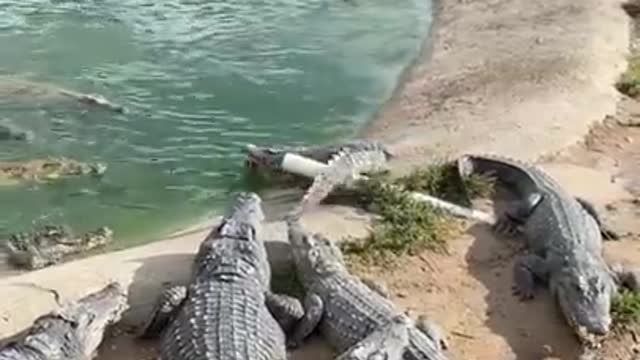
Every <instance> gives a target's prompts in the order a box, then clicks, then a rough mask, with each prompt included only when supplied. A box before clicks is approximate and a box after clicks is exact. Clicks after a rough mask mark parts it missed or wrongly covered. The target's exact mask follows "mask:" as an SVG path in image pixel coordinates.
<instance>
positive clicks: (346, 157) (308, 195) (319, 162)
mask: <svg viewBox="0 0 640 360" xmlns="http://www.w3.org/2000/svg"><path fill="white" fill-rule="evenodd" d="M247 154H248V155H247V160H246V162H247V164H248V166H250V167H252V168H255V169H266V170H268V171H271V172H277V173H292V172H294V171H295V170H302V171H298V172H299V173H301V175H303V176H305V177H308V178H313V182H312V184H311V186H310V187H309V188H308V189H307V190H306V192H305V194H304V196H303V198H302V202H301V203H300V204H299V205H300V206H299V211H302V210H303V209H309V208H311V207H313V206H316V205H317V204H319V203H320V202H321V201H322V200H323V199H324V198H325V197H326V196H327V195H328V194H329V193H330V192H331V191H333V190H334V189H335V188H336V187H338V186H348V185H349V184H350V183H351V182H353V181H354V180H356V179H357V178H358V176H359V175H361V174H363V173H371V172H380V171H385V170H388V169H387V161H388V160H389V159H391V158H392V157H393V155H392V154H391V152H390V151H389V150H388V149H387V148H386V147H385V146H384V145H383V144H381V143H379V142H375V141H353V142H348V143H344V144H338V145H329V146H318V147H298V148H286V147H281V148H269V147H258V146H255V145H253V144H249V145H247ZM291 155H293V156H296V161H298V163H299V164H292V165H289V164H287V161H286V160H287V158H286V157H287V156H291ZM298 159H299V160H298ZM307 159H308V160H311V161H308V160H307ZM291 163H293V161H291ZM294 167H297V168H303V169H293V168H294Z"/></svg>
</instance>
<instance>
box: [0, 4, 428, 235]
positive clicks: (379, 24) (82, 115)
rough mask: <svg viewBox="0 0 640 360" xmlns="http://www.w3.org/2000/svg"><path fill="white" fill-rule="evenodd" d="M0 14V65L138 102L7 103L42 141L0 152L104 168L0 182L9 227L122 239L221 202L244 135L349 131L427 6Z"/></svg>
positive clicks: (56, 8) (282, 138) (294, 137)
mask: <svg viewBox="0 0 640 360" xmlns="http://www.w3.org/2000/svg"><path fill="white" fill-rule="evenodd" d="M0 15H1V16H0V72H1V73H2V74H10V75H13V76H17V77H24V78H26V79H29V80H31V81H38V82H41V83H46V84H48V85H49V86H59V87H64V88H67V89H72V90H76V91H81V92H90V93H98V94H101V95H104V96H105V97H107V98H108V99H110V100H112V101H113V102H116V103H120V104H123V105H124V106H126V107H127V108H128V109H129V112H128V113H126V114H114V113H109V112H105V111H100V110H89V111H86V110H83V109H82V108H77V107H70V106H68V105H69V104H65V101H55V100H56V99H44V100H46V101H41V100H43V99H38V104H37V106H36V104H35V100H34V104H30V103H29V101H27V102H26V104H25V103H24V101H23V103H22V104H21V105H20V106H7V104H9V105H11V104H12V99H11V98H10V97H9V98H7V99H1V100H3V101H4V105H2V106H0V123H1V124H13V125H17V126H19V127H21V128H24V129H27V130H29V131H31V132H33V134H34V138H33V141H31V142H28V143H20V142H0V160H21V159H32V158H39V157H44V156H68V157H72V158H74V159H78V160H82V161H103V162H105V163H107V164H108V165H109V169H108V171H107V173H106V175H105V176H104V178H102V179H90V178H82V179H80V178H78V179H69V180H65V181H59V182H56V183H54V184H47V185H44V184H42V185H28V186H21V187H13V188H6V187H5V188H0V204H1V205H0V230H1V231H2V232H4V231H13V230H17V229H25V228H28V227H29V226H30V224H32V222H34V221H41V222H42V221H45V222H47V221H48V222H64V223H68V224H70V225H71V226H73V227H74V228H76V229H79V230H86V229H90V228H94V227H97V226H100V225H108V226H111V227H112V228H113V229H114V230H115V231H116V234H117V240H118V243H119V246H129V245H132V244H134V243H140V242H146V241H151V240H152V239H153V238H154V237H155V236H158V235H160V234H161V233H164V232H168V231H173V230H176V229H177V227H178V226H181V225H184V224H186V223H188V222H191V221H194V220H195V219H197V218H199V217H202V216H206V215H210V214H211V213H216V212H218V211H219V210H220V209H221V208H222V207H223V206H224V204H225V203H226V202H227V201H228V199H229V196H228V194H229V193H231V192H233V191H236V190H238V189H239V188H241V186H242V177H243V176H242V158H243V155H242V153H241V149H242V147H243V146H244V144H246V143H248V142H251V143H256V144H273V143H287V144H292V143H307V144H311V143H323V142H329V141H335V140H338V139H341V138H347V137H349V136H352V135H353V134H354V132H355V131H357V129H358V128H359V127H361V126H362V125H363V124H364V123H365V122H366V121H367V120H369V119H370V118H371V116H372V115H373V114H374V112H375V111H376V110H377V109H378V108H379V106H380V105H382V104H383V102H384V101H385V100H386V99H388V97H389V96H390V95H391V93H392V91H393V89H394V87H395V86H396V84H397V81H398V78H399V76H400V74H401V73H402V71H403V70H404V69H405V68H406V67H407V66H408V65H409V64H410V63H411V62H412V61H413V60H414V59H415V58H416V56H417V55H418V54H419V51H420V46H421V44H422V42H423V39H424V38H425V37H426V36H427V34H428V31H429V27H430V22H431V9H430V3H429V2H428V1H425V0H393V1H392V0H368V1H366V2H365V1H361V0H349V1H344V0H322V1H320V0H271V1H259V0H258V1H256V0H246V1H224V2H223V1H210V0H207V1H202V0H182V1H150V0H117V1H116V0H102V1H98V0H86V1H61V0H48V1H45V0H37V1H36V0H0ZM2 86H3V83H2V81H0V88H1V87H2ZM0 93H2V92H1V91H0ZM22 100H24V99H22ZM31 105H33V106H31Z"/></svg>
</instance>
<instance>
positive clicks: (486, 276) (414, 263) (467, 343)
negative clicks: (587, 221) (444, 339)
mask: <svg viewBox="0 0 640 360" xmlns="http://www.w3.org/2000/svg"><path fill="white" fill-rule="evenodd" d="M636 109H637V110H638V111H637V115H638V118H636V117H635V115H634V114H635V110H636ZM619 123H624V124H626V125H624V126H623V125H620V124H619ZM629 125H631V126H629ZM540 165H541V166H542V167H543V168H544V169H546V170H547V171H548V172H549V173H550V174H552V175H553V176H554V177H556V178H557V179H558V180H559V181H561V183H563V184H564V185H565V186H566V187H567V189H570V191H571V192H572V193H574V194H575V195H578V196H582V197H585V198H587V199H589V200H591V201H592V202H594V203H595V204H596V207H597V208H598V209H599V210H600V211H601V212H602V214H603V215H604V218H605V219H606V221H607V223H609V224H610V225H611V226H612V227H613V228H614V229H615V230H616V231H618V232H619V233H621V234H622V235H623V238H622V239H621V240H620V241H615V242H607V243H606V245H605V255H606V257H607V258H608V259H611V260H615V261H621V262H623V263H626V264H635V265H637V266H639V267H640V222H639V221H638V220H637V219H639V218H640V201H639V200H640V104H638V103H635V102H634V101H625V102H623V103H622V104H621V110H620V111H619V115H618V116H616V117H611V118H609V119H608V120H607V121H605V123H604V124H602V125H598V126H596V127H595V128H593V130H592V131H591V133H590V134H589V136H588V137H587V139H586V140H585V141H583V142H581V143H580V144H577V145H575V146H572V147H570V148H568V149H567V150H565V151H563V152H561V153H559V154H557V155H556V156H554V157H552V158H547V159H543V160H542V161H541V163H540ZM476 206H481V207H484V208H486V207H487V202H486V201H481V202H479V203H478V204H476ZM489 208H490V207H489ZM519 248H520V245H519V242H518V240H517V239H515V240H514V239H508V238H499V237H496V236H494V235H493V234H492V233H491V231H490V230H489V229H488V227H487V226H485V225H481V224H469V227H468V230H467V232H466V234H465V235H464V236H462V237H460V238H458V239H453V240H452V241H451V242H450V248H449V253H448V254H434V253H432V252H425V253H423V254H421V255H419V256H415V257H410V258H407V259H406V260H403V261H402V262H401V264H399V265H397V266H396V267H390V268H368V269H362V270H359V273H360V275H363V276H367V277H373V278H376V279H379V280H380V281H381V282H384V283H385V284H386V285H387V286H388V287H389V289H390V290H391V292H392V295H393V300H394V301H395V302H396V303H397V304H398V305H399V306H400V307H402V308H403V309H406V310H408V311H409V312H410V313H411V314H414V315H417V314H420V313H422V314H427V315H428V316H429V317H431V318H433V319H435V320H436V321H437V322H438V323H439V324H441V325H442V326H443V328H445V329H446V331H447V333H448V337H449V342H450V346H451V355H452V356H451V357H452V358H454V359H469V360H473V359H478V360H484V359H504V360H507V359H524V360H529V359H531V360H541V359H576V358H577V357H578V356H579V354H580V353H581V349H580V347H579V345H578V343H577V341H576V340H575V338H574V337H573V334H572V332H571V331H570V330H569V328H568V327H567V325H566V324H565V322H564V320H563V318H562V315H561V314H560V313H559V312H558V310H557V308H556V305H555V303H553V302H552V301H551V299H550V297H549V296H548V293H547V291H546V290H545V289H541V290H540V291H539V293H538V296H537V297H536V299H534V300H532V301H529V302H520V301H519V300H518V299H517V298H516V297H514V296H512V294H511V285H512V278H511V267H512V264H513V260H514V256H515V255H516V254H517V253H518V251H519ZM117 331H118V335H120V336H116V337H109V338H108V339H107V341H106V343H105V344H104V346H103V347H102V350H101V354H100V356H99V358H98V359H100V360H116V359H123V360H125V359H153V358H154V356H155V354H156V352H155V351H156V350H155V346H156V344H154V343H149V342H139V341H136V340H134V339H133V336H132V334H135V331H136V329H132V328H130V329H117ZM639 349H640V348H639V347H638V344H637V343H636V335H635V333H632V332H616V333H615V334H613V335H612V336H611V338H610V339H607V340H606V341H605V343H604V345H603V347H602V348H601V349H600V350H598V352H597V354H598V356H599V358H601V359H611V360H618V359H620V360H623V359H624V360H630V359H634V356H637V355H635V354H636V352H637V351H638V350H639ZM333 356H334V355H333V354H332V352H331V351H330V350H329V349H328V348H327V347H326V346H324V345H323V343H322V341H321V340H320V339H318V338H314V339H312V340H311V341H310V343H309V344H308V345H307V346H305V347H304V348H303V349H301V350H300V351H297V352H295V353H293V354H292V359H293V360H298V359H308V360H329V359H333Z"/></svg>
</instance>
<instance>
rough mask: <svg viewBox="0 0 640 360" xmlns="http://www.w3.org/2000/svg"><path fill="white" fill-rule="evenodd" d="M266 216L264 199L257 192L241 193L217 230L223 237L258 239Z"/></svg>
mask: <svg viewBox="0 0 640 360" xmlns="http://www.w3.org/2000/svg"><path fill="white" fill-rule="evenodd" d="M264 218H265V216H264V213H263V211H262V199H260V197H259V196H258V195H257V194H255V193H241V194H239V195H238V197H237V200H236V202H235V203H234V205H233V209H232V210H231V212H230V215H229V216H227V217H225V219H223V221H222V223H221V224H220V226H219V227H218V228H217V229H216V231H217V233H218V235H219V236H222V237H230V238H237V239H243V240H250V241H256V240H258V236H257V235H258V233H259V232H260V230H261V227H262V226H261V225H262V221H263V220H264Z"/></svg>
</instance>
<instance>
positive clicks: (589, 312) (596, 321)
mask: <svg viewBox="0 0 640 360" xmlns="http://www.w3.org/2000/svg"><path fill="white" fill-rule="evenodd" d="M583 270H585V269H579V270H578V271H575V272H573V273H568V272H562V273H561V274H559V275H557V278H556V279H552V282H553V283H554V285H553V286H552V289H553V290H554V293H555V295H556V298H557V300H558V304H559V305H560V309H561V311H562V313H563V315H564V316H565V318H566V319H567V321H568V323H569V325H570V326H571V327H572V328H573V330H574V331H575V333H576V335H577V336H578V338H580V340H582V341H583V342H587V343H593V342H594V341H595V339H596V338H597V337H599V336H604V335H606V334H607V333H608V332H609V329H610V327H611V323H612V319H611V314H610V310H611V297H612V294H613V293H614V292H615V283H614V282H613V279H612V278H611V276H610V274H609V273H608V272H606V271H604V272H600V271H597V270H594V271H583Z"/></svg>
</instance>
